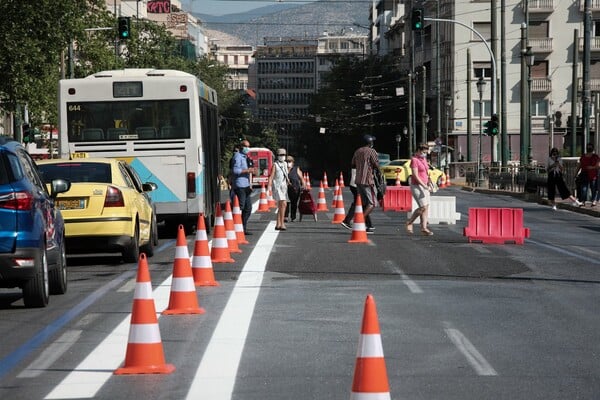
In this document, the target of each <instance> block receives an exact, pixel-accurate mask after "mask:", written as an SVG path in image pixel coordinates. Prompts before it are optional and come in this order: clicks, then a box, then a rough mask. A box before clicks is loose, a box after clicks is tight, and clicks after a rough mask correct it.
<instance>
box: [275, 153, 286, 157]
mask: <svg viewBox="0 0 600 400" xmlns="http://www.w3.org/2000/svg"><path fill="white" fill-rule="evenodd" d="M277 155H278V156H284V157H285V156H287V154H277Z"/></svg>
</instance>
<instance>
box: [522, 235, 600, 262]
mask: <svg viewBox="0 0 600 400" xmlns="http://www.w3.org/2000/svg"><path fill="white" fill-rule="evenodd" d="M527 242H528V243H533V244H536V245H538V246H540V247H544V248H546V249H548V250H553V251H556V252H557V253H561V254H563V255H567V256H569V257H575V258H579V259H580V260H583V261H586V262H589V263H591V264H595V265H599V264H600V259H598V258H597V257H596V258H595V257H587V256H584V255H582V254H580V253H575V252H572V251H569V250H566V249H563V248H561V247H556V246H553V245H550V244H547V243H542V242H538V241H536V240H531V239H527Z"/></svg>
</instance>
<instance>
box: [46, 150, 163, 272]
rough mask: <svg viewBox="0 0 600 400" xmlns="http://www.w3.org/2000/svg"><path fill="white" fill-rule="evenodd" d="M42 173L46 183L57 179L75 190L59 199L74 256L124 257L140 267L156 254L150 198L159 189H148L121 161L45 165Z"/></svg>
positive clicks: (83, 160) (82, 160)
mask: <svg viewBox="0 0 600 400" xmlns="http://www.w3.org/2000/svg"><path fill="white" fill-rule="evenodd" d="M39 168H40V171H41V173H42V178H43V179H44V182H46V183H49V182H51V181H52V180H53V179H57V178H62V179H68V180H69V181H70V182H71V189H70V190H69V191H68V192H66V193H63V194H61V195H60V196H58V198H57V199H56V203H57V206H58V207H59V208H60V209H61V211H62V214H63V216H64V219H65V226H66V238H67V250H68V251H69V253H96V252H97V253H112V252H120V253H121V255H122V256H123V260H124V261H125V262H137V260H138V258H139V254H140V251H141V252H144V253H146V255H147V256H148V257H151V256H152V255H153V254H154V246H156V245H157V244H158V228H157V223H156V213H155V210H154V206H153V204H152V201H151V200H150V196H149V195H148V193H147V192H150V191H152V190H156V184H154V183H151V182H146V183H142V182H141V180H140V178H139V176H138V175H137V173H136V172H135V171H134V170H133V168H131V167H130V166H129V164H127V163H126V162H125V161H121V160H118V159H110V158H77V159H73V160H43V161H40V162H39Z"/></svg>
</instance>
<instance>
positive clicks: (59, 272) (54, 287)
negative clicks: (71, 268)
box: [50, 238, 67, 294]
mask: <svg viewBox="0 0 600 400" xmlns="http://www.w3.org/2000/svg"><path fill="white" fill-rule="evenodd" d="M66 292H67V254H66V252H65V239H64V238H63V240H62V241H61V244H60V250H59V254H58V262H57V263H56V267H55V268H54V269H53V270H52V271H50V294H65V293H66Z"/></svg>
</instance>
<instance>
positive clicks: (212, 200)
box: [59, 69, 221, 227]
mask: <svg viewBox="0 0 600 400" xmlns="http://www.w3.org/2000/svg"><path fill="white" fill-rule="evenodd" d="M59 132H60V140H59V151H60V157H61V158H74V157H110V158H119V159H122V160H125V161H126V162H128V163H129V164H130V165H131V166H132V167H133V168H134V169H135V171H136V172H137V173H138V174H139V176H140V177H141V179H142V181H144V182H154V183H155V184H156V185H157V189H156V190H154V191H152V192H150V193H149V195H150V197H151V198H152V202H153V203H154V205H155V208H156V215H157V219H158V220H159V221H166V222H167V223H169V224H170V223H173V224H179V223H183V224H188V226H189V225H190V224H194V223H195V222H196V220H197V217H198V214H199V213H200V212H202V213H204V215H205V217H206V218H207V222H209V223H210V222H212V221H213V220H214V218H213V217H214V211H215V204H216V203H217V202H218V201H219V200H220V192H219V190H220V189H219V185H218V176H219V164H220V163H219V160H220V154H221V152H220V137H219V126H218V111H217V94H216V91H215V90H213V89H211V88H210V87H208V86H207V85H205V84H204V83H203V82H202V81H201V80H199V79H198V78H196V77H195V76H194V75H191V74H188V73H186V72H181V71H175V70H157V69H123V70H114V71H102V72H98V73H95V74H93V75H90V76H88V77H86V78H82V79H64V80H61V81H60V85H59ZM208 226H210V225H207V227H208Z"/></svg>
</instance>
